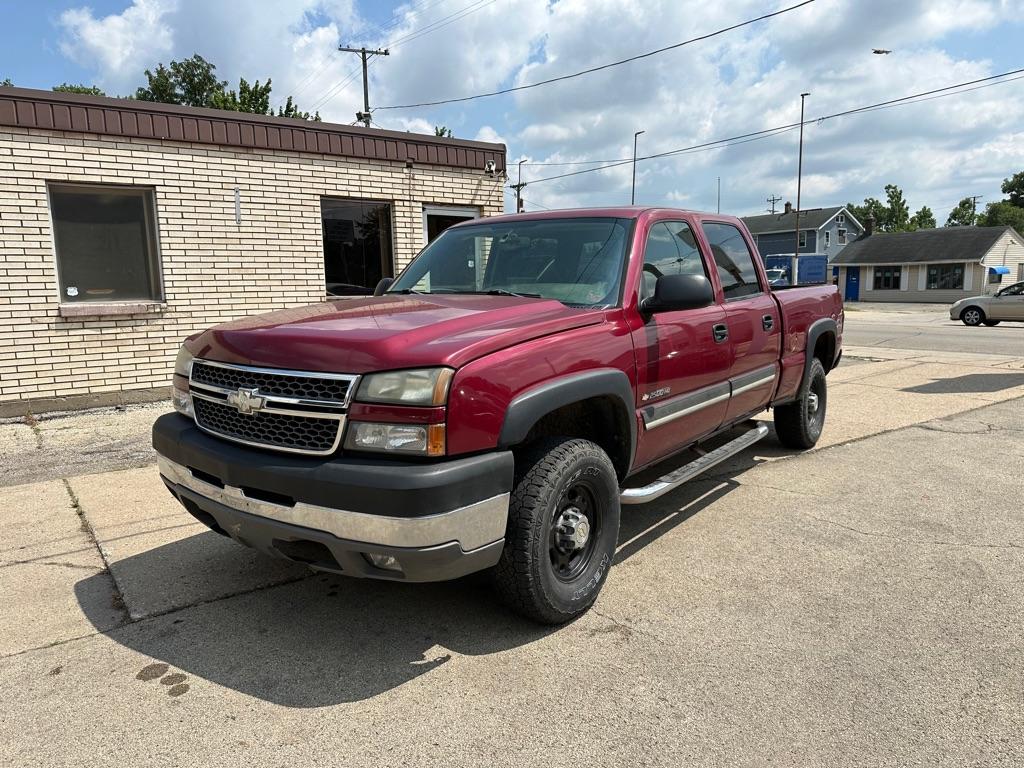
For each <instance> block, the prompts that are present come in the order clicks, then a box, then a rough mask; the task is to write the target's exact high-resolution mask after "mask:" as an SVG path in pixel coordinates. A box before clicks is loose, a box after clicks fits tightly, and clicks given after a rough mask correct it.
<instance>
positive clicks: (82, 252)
mask: <svg viewBox="0 0 1024 768" xmlns="http://www.w3.org/2000/svg"><path fill="white" fill-rule="evenodd" d="M49 192H50V213H51V216H52V218H53V234H54V245H55V250H56V253H57V271H58V274H59V275H60V298H61V301H63V302H86V301H133V300H134V301H137V300H147V301H158V300H159V299H160V270H159V267H158V264H157V253H156V226H155V222H154V213H153V212H154V202H153V190H151V189H140V188H137V187H115V186H100V185H96V186H85V185H83V186H78V185H64V184H53V185H50V188H49Z"/></svg>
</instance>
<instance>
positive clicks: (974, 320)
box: [960, 306, 985, 327]
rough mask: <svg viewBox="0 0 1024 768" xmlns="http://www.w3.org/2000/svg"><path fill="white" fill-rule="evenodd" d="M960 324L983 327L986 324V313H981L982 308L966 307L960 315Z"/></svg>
mask: <svg viewBox="0 0 1024 768" xmlns="http://www.w3.org/2000/svg"><path fill="white" fill-rule="evenodd" d="M960 322H962V323H963V324H964V325H969V326H971V327H974V326H978V325H981V324H982V323H984V322H985V313H984V312H982V311H981V307H974V306H971V307H964V309H963V311H962V312H961V313H960Z"/></svg>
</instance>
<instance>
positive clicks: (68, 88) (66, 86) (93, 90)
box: [53, 83, 107, 96]
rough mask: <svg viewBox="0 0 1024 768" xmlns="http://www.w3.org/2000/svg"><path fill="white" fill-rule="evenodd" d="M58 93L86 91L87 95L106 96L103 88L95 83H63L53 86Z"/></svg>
mask: <svg viewBox="0 0 1024 768" xmlns="http://www.w3.org/2000/svg"><path fill="white" fill-rule="evenodd" d="M53 90H54V91H56V92H57V93H84V94H86V95H87V96H106V95H107V94H105V93H104V92H103V91H102V90H100V89H99V88H97V87H96V86H95V85H81V84H79V85H75V84H74V83H61V84H60V85H55V86H53Z"/></svg>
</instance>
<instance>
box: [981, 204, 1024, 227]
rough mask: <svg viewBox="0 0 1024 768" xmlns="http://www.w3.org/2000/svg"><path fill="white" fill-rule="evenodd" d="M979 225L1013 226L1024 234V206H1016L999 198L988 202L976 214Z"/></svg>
mask: <svg viewBox="0 0 1024 768" xmlns="http://www.w3.org/2000/svg"><path fill="white" fill-rule="evenodd" d="M978 226H979V227H1013V228H1014V229H1016V230H1017V231H1018V232H1020V233H1022V234H1024V207H1022V208H1018V207H1017V206H1016V205H1014V204H1013V203H1011V202H1008V201H1006V200H1000V201H999V202H998V203H989V204H988V205H986V206H985V211H984V213H982V214H981V215H980V216H978Z"/></svg>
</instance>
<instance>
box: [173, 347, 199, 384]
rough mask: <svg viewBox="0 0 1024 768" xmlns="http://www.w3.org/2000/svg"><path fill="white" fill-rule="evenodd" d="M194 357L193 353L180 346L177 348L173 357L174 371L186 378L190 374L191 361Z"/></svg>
mask: <svg viewBox="0 0 1024 768" xmlns="http://www.w3.org/2000/svg"><path fill="white" fill-rule="evenodd" d="M194 359H195V355H193V354H192V353H191V352H189V351H188V350H187V349H186V348H185V347H184V346H182V348H181V349H179V350H178V356H177V357H176V358H174V372H175V373H176V374H178V375H179V376H184V377H185V378H186V379H187V378H188V377H189V376H190V375H191V374H192V361H193V360H194Z"/></svg>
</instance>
